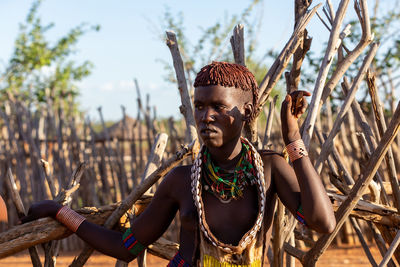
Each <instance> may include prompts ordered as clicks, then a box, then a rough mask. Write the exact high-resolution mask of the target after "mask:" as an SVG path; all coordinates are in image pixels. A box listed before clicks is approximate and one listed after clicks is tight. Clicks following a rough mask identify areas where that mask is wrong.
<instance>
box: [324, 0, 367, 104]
mask: <svg viewBox="0 0 400 267" xmlns="http://www.w3.org/2000/svg"><path fill="white" fill-rule="evenodd" d="M356 2H358V1H354V4H355V5H356ZM356 12H357V14H358V18H359V21H360V24H361V27H362V35H361V39H360V42H359V43H358V44H357V46H356V47H355V48H354V49H353V50H352V51H350V52H349V53H348V54H347V55H346V57H345V58H344V59H343V60H341V61H340V62H338V65H337V66H336V69H335V71H334V72H333V74H332V76H331V78H330V79H329V81H328V82H327V83H326V84H325V86H324V90H323V93H322V97H321V102H320V105H322V103H325V101H326V99H327V98H328V97H329V95H330V94H331V93H332V91H333V89H334V88H335V87H336V85H337V84H338V82H339V81H340V79H341V78H342V77H343V75H344V73H345V72H346V71H347V70H348V68H349V67H350V66H351V64H353V62H354V61H355V60H356V59H357V58H358V57H359V56H360V55H361V53H362V52H363V51H364V49H365V48H366V47H367V46H368V45H369V44H370V43H371V42H372V41H373V39H374V36H373V35H372V34H371V27H370V19H369V15H368V6H367V1H366V0H361V10H356Z"/></svg>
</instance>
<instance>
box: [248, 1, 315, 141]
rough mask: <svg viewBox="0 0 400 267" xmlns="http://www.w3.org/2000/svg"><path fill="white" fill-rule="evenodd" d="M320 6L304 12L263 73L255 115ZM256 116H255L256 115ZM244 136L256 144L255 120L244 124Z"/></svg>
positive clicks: (259, 110)
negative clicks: (278, 52) (284, 43)
mask: <svg viewBox="0 0 400 267" xmlns="http://www.w3.org/2000/svg"><path fill="white" fill-rule="evenodd" d="M320 6H321V4H318V5H316V6H315V7H314V8H313V9H311V10H310V11H308V12H306V13H305V14H304V15H303V16H302V17H301V18H300V19H299V22H298V23H297V25H296V27H295V29H294V31H293V34H292V36H291V37H290V39H289V41H288V42H287V43H286V45H285V47H284V48H283V49H282V51H281V52H280V54H279V56H278V58H276V60H275V61H274V63H273V64H272V66H271V68H270V69H269V70H268V72H267V74H266V75H265V77H264V79H263V81H262V82H261V83H260V86H259V93H258V95H259V99H258V103H257V107H255V108H256V111H255V112H256V114H257V116H258V115H259V114H260V113H261V111H262V107H263V106H264V104H265V103H266V101H267V99H268V97H269V94H270V93H271V91H272V89H273V88H274V86H275V84H276V83H277V82H278V80H279V79H280V77H281V76H282V73H283V72H284V70H285V68H286V67H287V65H288V64H289V62H290V59H291V57H292V55H293V53H294V52H295V51H296V49H297V47H298V46H299V44H300V40H301V38H303V33H304V29H305V27H306V26H307V25H308V23H309V22H310V20H311V18H312V16H313V15H314V14H315V12H316V11H317V9H318V8H319V7H320ZM257 116H256V117H257ZM244 132H245V136H246V137H247V138H248V139H249V140H250V141H251V142H252V143H253V144H257V142H258V136H257V120H256V119H254V120H251V121H249V122H248V123H246V124H245V126H244Z"/></svg>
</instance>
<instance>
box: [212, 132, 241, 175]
mask: <svg viewBox="0 0 400 267" xmlns="http://www.w3.org/2000/svg"><path fill="white" fill-rule="evenodd" d="M241 150H242V142H241V140H240V138H239V139H238V140H237V141H236V142H232V144H229V145H228V144H227V145H225V146H224V147H218V148H208V151H209V152H210V154H211V159H212V161H213V162H214V165H216V166H218V167H220V168H222V169H225V170H233V169H235V167H236V164H237V163H238V161H239V159H240V152H241Z"/></svg>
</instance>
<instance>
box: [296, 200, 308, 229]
mask: <svg viewBox="0 0 400 267" xmlns="http://www.w3.org/2000/svg"><path fill="white" fill-rule="evenodd" d="M296 219H297V220H298V221H299V222H300V223H301V224H302V225H306V221H305V220H304V215H303V207H302V206H301V204H300V205H299V207H298V208H297V210H296Z"/></svg>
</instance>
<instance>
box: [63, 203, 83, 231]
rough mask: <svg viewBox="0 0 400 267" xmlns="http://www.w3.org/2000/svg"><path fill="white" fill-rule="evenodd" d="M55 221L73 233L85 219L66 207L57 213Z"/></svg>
mask: <svg viewBox="0 0 400 267" xmlns="http://www.w3.org/2000/svg"><path fill="white" fill-rule="evenodd" d="M56 219H57V221H59V222H60V223H62V224H64V225H65V226H66V227H67V228H68V229H69V230H71V231H72V232H74V233H75V232H76V231H77V230H78V228H79V226H80V225H81V223H83V221H84V220H86V218H85V217H83V216H82V215H80V214H79V213H77V212H75V211H74V210H72V209H70V208H68V207H67V206H64V207H62V208H61V209H60V210H59V211H58V212H57V215H56Z"/></svg>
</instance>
